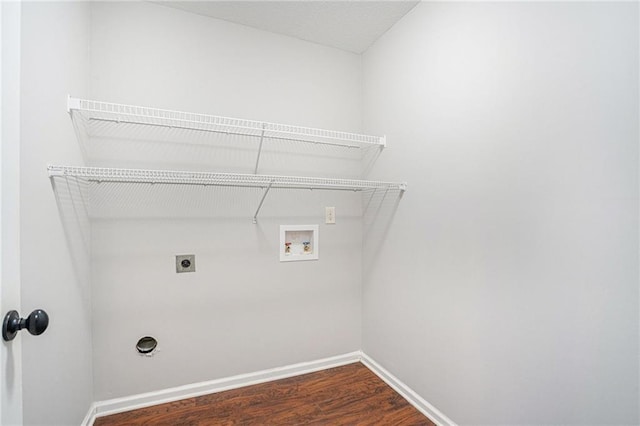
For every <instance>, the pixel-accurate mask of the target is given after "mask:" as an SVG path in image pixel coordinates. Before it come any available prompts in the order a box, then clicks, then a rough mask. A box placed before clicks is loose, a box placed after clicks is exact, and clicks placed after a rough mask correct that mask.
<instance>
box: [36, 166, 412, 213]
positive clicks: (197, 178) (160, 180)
mask: <svg viewBox="0 0 640 426" xmlns="http://www.w3.org/2000/svg"><path fill="white" fill-rule="evenodd" d="M48 171H49V177H50V178H51V179H54V178H55V177H73V178H77V179H82V180H85V181H87V182H90V183H109V182H112V183H140V184H167V185H202V186H224V187H246V188H261V189H263V190H264V193H263V195H262V198H261V200H260V203H259V205H258V208H257V210H256V212H255V214H254V216H253V220H254V223H255V222H256V218H257V216H258V213H259V212H260V209H261V207H262V204H263V203H264V200H265V198H266V196H267V194H268V192H269V190H271V189H311V190H315V189H320V190H334V191H336V190H337V191H354V192H361V191H366V190H383V191H389V190H397V191H400V192H404V191H405V190H406V188H407V184H406V183H405V182H382V181H369V180H354V179H337V178H315V177H303V176H275V175H251V174H234V173H213V172H192V171H174V170H144V169H118V168H102V167H76V166H53V165H52V166H49V167H48Z"/></svg>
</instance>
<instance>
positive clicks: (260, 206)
mask: <svg viewBox="0 0 640 426" xmlns="http://www.w3.org/2000/svg"><path fill="white" fill-rule="evenodd" d="M272 185H273V181H271V182H269V186H267V189H265V191H264V194H262V199H261V200H260V204H258V208H257V209H256V213H255V214H254V215H253V223H254V224H255V223H258V213H260V209H261V208H262V204H263V203H264V199H265V198H267V194H268V193H269V190H270V189H271V186H272Z"/></svg>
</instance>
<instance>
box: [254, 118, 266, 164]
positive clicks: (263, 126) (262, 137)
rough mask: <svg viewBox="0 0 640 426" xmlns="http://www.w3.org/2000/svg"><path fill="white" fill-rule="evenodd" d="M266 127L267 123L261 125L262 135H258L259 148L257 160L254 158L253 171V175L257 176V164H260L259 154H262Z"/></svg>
mask: <svg viewBox="0 0 640 426" xmlns="http://www.w3.org/2000/svg"><path fill="white" fill-rule="evenodd" d="M266 127H267V123H263V124H262V133H261V134H260V146H259V147H258V158H256V167H255V169H254V170H253V174H254V175H257V174H258V164H260V154H261V153H262V142H264V129H265V128H266Z"/></svg>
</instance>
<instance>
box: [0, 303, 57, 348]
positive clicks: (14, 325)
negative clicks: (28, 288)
mask: <svg viewBox="0 0 640 426" xmlns="http://www.w3.org/2000/svg"><path fill="white" fill-rule="evenodd" d="M48 326H49V315H47V313H46V312H45V311H43V310H42V309H36V310H35V311H33V312H31V313H30V314H29V316H28V317H26V318H20V314H18V311H9V312H8V313H7V315H5V317H4V321H2V338H3V339H4V340H6V341H7V342H8V341H9V340H13V339H14V338H15V337H16V334H18V331H20V330H22V329H23V328H26V329H27V331H28V332H29V333H31V334H33V335H34V336H38V335H40V334H42V333H44V331H45V330H46V329H47V327H48Z"/></svg>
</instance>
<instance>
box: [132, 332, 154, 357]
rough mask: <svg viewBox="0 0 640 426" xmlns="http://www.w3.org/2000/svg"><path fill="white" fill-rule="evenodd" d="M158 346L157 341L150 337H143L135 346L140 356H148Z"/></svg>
mask: <svg viewBox="0 0 640 426" xmlns="http://www.w3.org/2000/svg"><path fill="white" fill-rule="evenodd" d="M156 346H158V341H157V340H156V339H154V338H153V337H151V336H144V337H143V338H141V339H140V340H138V343H137V344H136V349H137V350H138V352H139V353H141V354H150V353H151V352H153V351H154V350H155V349H156Z"/></svg>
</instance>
